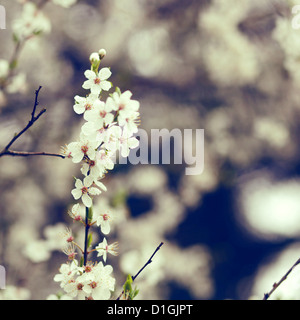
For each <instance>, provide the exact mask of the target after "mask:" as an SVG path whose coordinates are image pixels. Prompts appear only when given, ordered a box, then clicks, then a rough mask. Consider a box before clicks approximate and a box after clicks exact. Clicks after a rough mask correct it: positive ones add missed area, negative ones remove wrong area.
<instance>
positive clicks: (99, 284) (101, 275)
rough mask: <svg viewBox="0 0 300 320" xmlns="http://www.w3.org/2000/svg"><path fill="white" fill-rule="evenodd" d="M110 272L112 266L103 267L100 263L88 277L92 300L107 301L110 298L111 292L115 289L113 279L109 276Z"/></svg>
mask: <svg viewBox="0 0 300 320" xmlns="http://www.w3.org/2000/svg"><path fill="white" fill-rule="evenodd" d="M112 272H113V268H112V266H110V265H106V266H104V265H103V263H102V262H99V263H98V264H97V265H96V266H95V267H94V268H93V271H92V272H91V273H90V274H89V275H88V276H89V277H90V282H89V286H90V287H91V297H92V298H93V299H95V300H108V299H109V298H110V296H111V291H114V289H115V279H114V278H113V277H112V276H111V274H112Z"/></svg>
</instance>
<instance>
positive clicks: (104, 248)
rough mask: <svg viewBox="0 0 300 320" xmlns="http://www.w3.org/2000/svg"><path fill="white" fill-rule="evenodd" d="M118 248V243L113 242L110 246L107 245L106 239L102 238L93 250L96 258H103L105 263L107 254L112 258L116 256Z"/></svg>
mask: <svg viewBox="0 0 300 320" xmlns="http://www.w3.org/2000/svg"><path fill="white" fill-rule="evenodd" d="M117 248H118V243H117V242H114V243H112V244H110V245H108V244H107V241H106V238H103V241H102V242H101V243H99V244H98V246H97V247H96V248H95V249H96V251H97V252H98V255H97V257H100V256H103V261H104V262H106V258H107V254H108V253H110V254H111V255H113V256H116V255H117V254H118V253H117Z"/></svg>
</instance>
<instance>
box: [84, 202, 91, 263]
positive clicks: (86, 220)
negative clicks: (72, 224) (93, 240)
mask: <svg viewBox="0 0 300 320" xmlns="http://www.w3.org/2000/svg"><path fill="white" fill-rule="evenodd" d="M89 229H90V225H89V208H88V207H86V208H85V235H84V251H83V265H84V266H86V264H87V256H88V253H89V252H88V236H89Z"/></svg>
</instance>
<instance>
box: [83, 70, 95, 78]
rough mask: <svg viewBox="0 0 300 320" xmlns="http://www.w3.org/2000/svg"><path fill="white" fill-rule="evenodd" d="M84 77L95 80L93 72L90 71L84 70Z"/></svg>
mask: <svg viewBox="0 0 300 320" xmlns="http://www.w3.org/2000/svg"><path fill="white" fill-rule="evenodd" d="M84 75H85V76H86V78H88V79H95V78H96V74H95V72H94V71H92V70H86V71H85V72H84Z"/></svg>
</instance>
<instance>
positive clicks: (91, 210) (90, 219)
mask: <svg viewBox="0 0 300 320" xmlns="http://www.w3.org/2000/svg"><path fill="white" fill-rule="evenodd" d="M88 220H89V221H92V220H93V207H90V208H89V213H88Z"/></svg>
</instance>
